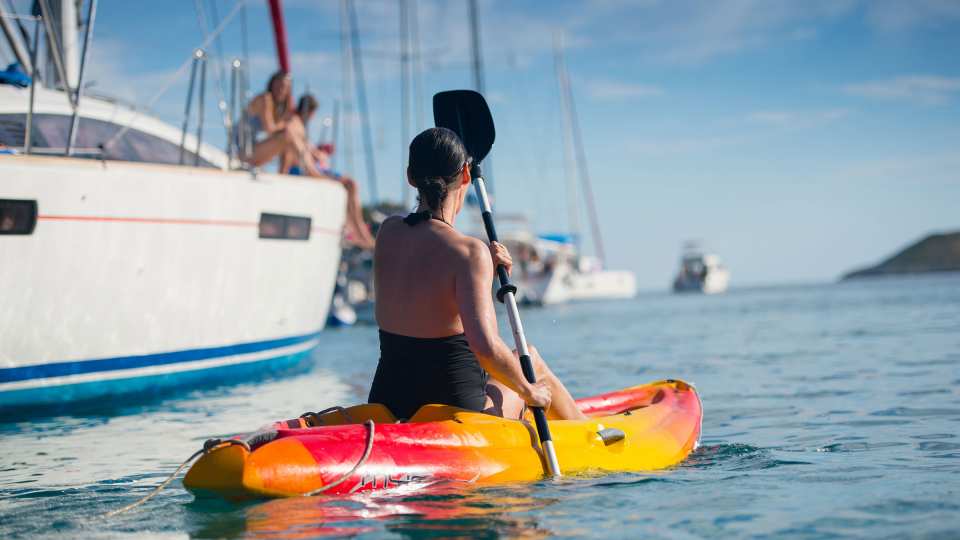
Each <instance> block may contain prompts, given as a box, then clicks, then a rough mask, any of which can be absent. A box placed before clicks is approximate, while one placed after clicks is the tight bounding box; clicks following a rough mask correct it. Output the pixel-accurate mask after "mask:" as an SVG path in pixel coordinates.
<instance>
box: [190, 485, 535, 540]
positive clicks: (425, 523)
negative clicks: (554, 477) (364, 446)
mask: <svg viewBox="0 0 960 540" xmlns="http://www.w3.org/2000/svg"><path fill="white" fill-rule="evenodd" d="M529 489H530V488H529V487H525V488H521V489H499V490H477V491H474V490H469V489H465V488H463V487H456V488H455V487H442V488H438V487H433V488H431V489H430V491H429V493H428V494H409V495H398V494H391V495H386V496H383V495H378V496H376V497H372V496H363V497H359V496H358V497H349V498H327V497H311V498H292V499H278V500H273V501H267V502H263V503H258V504H251V505H248V506H246V507H244V508H243V521H242V523H243V528H242V530H240V529H233V533H227V535H232V534H239V533H241V532H242V533H243V536H245V537H249V538H265V537H266V538H278V537H283V538H315V537H318V536H352V535H357V534H360V533H364V532H372V531H375V530H378V529H377V527H375V526H374V525H373V523H372V522H379V523H380V524H382V526H383V528H384V530H385V531H389V532H391V533H398V534H401V535H403V536H422V535H430V536H439V537H451V536H467V537H473V538H476V537H480V538H484V537H498V536H508V537H512V538H544V537H546V536H550V535H551V532H550V531H548V530H546V529H543V528H541V527H540V526H539V525H538V524H537V520H536V519H535V518H534V517H533V516H532V515H531V514H530V513H532V512H534V511H536V510H538V509H541V508H544V507H545V506H547V505H549V504H550V503H551V501H550V500H549V499H541V498H535V497H531V496H524V494H523V493H522V491H528V490H529ZM191 513H193V514H196V515H195V516H192V517H191V518H190V519H191V520H192V521H195V522H196V524H198V525H200V523H201V522H202V525H200V526H199V528H198V529H195V530H194V531H192V532H191V534H192V535H193V536H195V537H198V538H204V537H215V536H222V535H224V534H225V530H226V529H225V528H224V526H228V527H229V526H231V522H232V526H234V527H236V525H238V524H239V523H240V522H236V521H234V518H235V517H236V516H232V515H231V516H227V519H226V520H222V519H218V518H217V516H218V514H217V512H216V510H215V509H213V510H212V511H211V510H210V509H207V508H205V507H204V506H203V505H202V504H200V503H195V504H193V505H191Z"/></svg>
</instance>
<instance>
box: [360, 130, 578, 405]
mask: <svg viewBox="0 0 960 540" xmlns="http://www.w3.org/2000/svg"><path fill="white" fill-rule="evenodd" d="M470 162H471V160H470V157H469V156H468V155H467V151H466V149H465V148H464V147H463V144H462V143H461V142H460V139H459V138H458V137H457V135H456V134H455V133H454V132H453V131H450V130H449V129H445V128H432V129H428V130H426V131H424V132H423V133H421V134H419V135H417V137H416V138H414V139H413V142H411V143H410V161H409V165H408V167H407V181H408V182H409V184H410V185H411V186H413V187H415V188H416V189H417V191H418V192H419V203H420V204H419V206H418V207H417V211H416V212H414V213H412V214H410V215H408V216H407V217H405V218H401V217H399V216H395V217H391V218H389V219H387V220H386V221H384V222H383V225H382V226H381V227H380V231H379V233H378V234H377V243H376V249H375V250H374V280H375V290H376V291H377V302H376V316H377V324H378V325H379V326H380V363H379V364H378V366H377V373H376V375H375V376H374V379H373V384H372V386H371V388H370V396H369V399H368V401H369V402H370V403H381V404H383V405H386V406H387V408H389V409H390V410H391V411H392V412H393V413H394V415H395V416H397V417H398V418H410V417H411V416H412V415H413V414H414V413H415V412H416V411H417V409H419V408H420V407H421V406H422V405H425V404H428V403H443V404H447V405H454V406H457V407H463V408H465V409H472V410H475V411H484V412H488V413H491V414H496V415H499V416H503V417H506V418H518V417H520V415H521V414H522V413H523V408H524V404H527V405H530V406H534V407H544V408H546V409H547V415H548V416H549V417H551V418H562V419H580V418H584V416H583V414H582V413H581V412H580V410H579V409H578V408H577V406H576V403H574V400H573V397H571V396H570V393H569V392H568V391H567V389H566V388H565V387H564V386H563V383H561V382H560V380H559V379H557V377H556V376H555V375H554V374H553V373H552V372H551V371H550V369H549V368H548V367H547V365H546V364H545V363H544V361H543V359H542V358H541V357H540V355H539V353H537V351H536V349H535V348H533V347H531V348H530V352H531V357H532V360H533V365H534V370H535V372H536V374H537V383H536V384H530V383H528V382H527V380H526V378H524V376H523V373H522V371H521V370H520V363H519V361H518V360H517V356H516V355H515V354H514V353H513V352H511V350H510V348H509V347H508V346H507V345H506V344H505V343H504V342H503V340H502V339H500V335H499V334H498V332H497V318H496V313H495V312H494V309H493V300H492V298H491V296H492V295H491V291H490V288H491V283H493V274H494V268H495V266H496V265H498V264H503V265H504V266H506V267H507V270H508V271H509V270H510V268H511V267H512V264H513V263H512V260H511V259H510V254H509V253H508V252H507V250H506V248H505V247H504V246H503V245H501V244H498V243H493V244H491V245H490V246H489V248H488V247H487V245H486V244H484V243H483V241H481V240H479V239H477V238H473V237H470V236H466V235H464V234H461V233H460V232H458V231H457V230H456V229H454V228H453V223H454V220H455V219H456V217H457V214H459V213H460V210H461V209H462V208H463V202H464V199H465V198H466V195H467V190H468V189H469V187H470ZM488 374H489V375H488Z"/></svg>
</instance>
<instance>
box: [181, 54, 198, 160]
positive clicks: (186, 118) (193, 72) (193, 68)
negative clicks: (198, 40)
mask: <svg viewBox="0 0 960 540" xmlns="http://www.w3.org/2000/svg"><path fill="white" fill-rule="evenodd" d="M200 54H201V53H200V51H199V50H197V51H195V52H194V53H193V63H192V64H190V82H189V83H187V102H186V104H185V105H184V109H183V129H182V130H181V131H180V165H183V163H184V156H185V155H186V154H185V151H186V147H187V127H189V124H190V106H191V105H192V104H193V88H194V83H195V82H196V80H197V65H198V64H199V55H200Z"/></svg>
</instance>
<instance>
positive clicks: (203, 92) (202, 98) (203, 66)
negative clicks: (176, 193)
mask: <svg viewBox="0 0 960 540" xmlns="http://www.w3.org/2000/svg"><path fill="white" fill-rule="evenodd" d="M199 60H200V94H199V95H198V96H197V153H196V154H194V156H193V166H194V167H197V166H199V165H200V145H201V143H202V141H203V104H204V102H206V101H207V100H206V97H207V55H206V53H203V56H201V57H200V58H199Z"/></svg>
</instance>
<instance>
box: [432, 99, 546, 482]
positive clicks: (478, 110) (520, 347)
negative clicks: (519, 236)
mask: <svg viewBox="0 0 960 540" xmlns="http://www.w3.org/2000/svg"><path fill="white" fill-rule="evenodd" d="M433 119H434V121H435V122H436V124H437V127H445V128H447V129H451V130H453V131H454V132H456V134H457V135H459V136H460V140H461V141H463V145H464V146H465V147H466V149H467V153H469V154H470V156H472V157H473V165H472V166H471V167H470V176H471V177H472V178H473V187H474V190H475V191H476V194H477V199H479V200H480V208H481V209H482V212H483V213H482V214H481V216H482V217H483V226H484V228H485V229H486V230H487V238H489V239H490V241H491V242H497V241H498V240H497V229H496V227H494V225H493V211H492V210H491V209H490V199H489V198H488V197H487V188H486V186H485V185H484V181H483V176H482V173H481V172H480V161H482V160H483V158H485V157H487V154H488V153H490V148H491V147H492V146H493V141H494V139H495V138H496V131H495V130H494V127H493V116H492V115H491V114H490V108H489V107H488V106H487V102H486V100H485V99H483V96H482V95H480V94H479V93H478V92H474V91H473V90H450V91H447V92H440V93H439V94H437V95H435V96H433ZM497 276H498V277H499V278H500V289H499V290H498V291H497V299H498V300H500V301H501V302H503V303H504V304H505V305H506V307H507V318H508V319H509V321H510V328H511V329H512V330H513V340H514V342H515V343H516V346H517V352H518V353H519V356H520V368H521V369H522V370H523V375H524V376H525V377H526V378H527V381H528V382H529V383H530V384H533V383H535V382H537V377H536V374H534V372H533V363H532V362H531V361H530V350H529V348H528V347H527V338H526V337H525V336H524V335H523V325H522V324H521V323H520V311H519V310H518V309H517V299H516V292H517V288H516V287H515V286H514V285H513V284H511V283H510V276H508V275H507V271H506V269H505V268H504V267H503V266H498V267H497ZM533 417H534V420H535V421H536V424H537V433H538V434H539V436H540V443H541V446H543V451H544V454H545V458H546V462H547V467H548V469H549V470H548V471H547V472H548V474H549V475H550V476H552V477H554V478H556V477H559V476H560V464H559V462H558V461H557V452H556V450H555V449H554V447H553V439H552V438H551V437H550V426H549V425H547V416H546V414H545V413H544V411H543V409H541V408H533Z"/></svg>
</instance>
